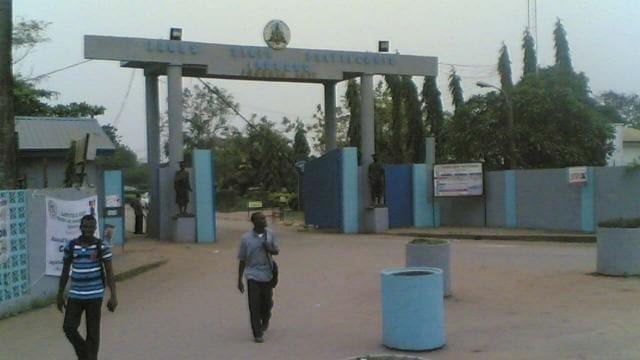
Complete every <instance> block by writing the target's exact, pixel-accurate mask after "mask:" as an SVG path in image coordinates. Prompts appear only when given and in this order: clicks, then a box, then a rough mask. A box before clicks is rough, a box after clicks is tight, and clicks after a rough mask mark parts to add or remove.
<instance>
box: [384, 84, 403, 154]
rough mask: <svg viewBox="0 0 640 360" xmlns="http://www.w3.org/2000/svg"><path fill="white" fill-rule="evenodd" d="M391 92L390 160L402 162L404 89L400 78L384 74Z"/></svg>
mask: <svg viewBox="0 0 640 360" xmlns="http://www.w3.org/2000/svg"><path fill="white" fill-rule="evenodd" d="M384 79H385V81H386V83H387V86H388V87H389V91H390V93H391V140H390V145H391V150H392V153H391V154H390V158H391V161H393V162H395V163H403V162H404V160H405V157H404V154H405V141H404V140H405V138H404V136H405V132H404V121H403V120H404V115H405V111H404V109H403V103H404V95H405V91H404V88H403V86H402V80H401V79H400V77H399V76H397V75H385V77H384Z"/></svg>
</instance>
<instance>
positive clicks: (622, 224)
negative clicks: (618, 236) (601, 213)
mask: <svg viewBox="0 0 640 360" xmlns="http://www.w3.org/2000/svg"><path fill="white" fill-rule="evenodd" d="M598 226H599V227H605V228H640V217H638V218H621V217H620V218H615V219H609V220H605V221H601V222H599V223H598Z"/></svg>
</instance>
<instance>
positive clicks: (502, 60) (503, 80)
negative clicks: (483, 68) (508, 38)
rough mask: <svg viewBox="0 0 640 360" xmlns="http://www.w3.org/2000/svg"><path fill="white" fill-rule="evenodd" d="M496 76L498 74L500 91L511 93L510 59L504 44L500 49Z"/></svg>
mask: <svg viewBox="0 0 640 360" xmlns="http://www.w3.org/2000/svg"><path fill="white" fill-rule="evenodd" d="M498 74H500V87H501V88H502V91H505V92H508V93H511V92H512V91H513V79H512V77H511V59H510V58H509V49H508V48H507V45H506V44H505V43H502V47H501V48H500V57H499V58H498Z"/></svg>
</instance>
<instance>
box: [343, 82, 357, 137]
mask: <svg viewBox="0 0 640 360" xmlns="http://www.w3.org/2000/svg"><path fill="white" fill-rule="evenodd" d="M344 97H345V105H346V107H347V108H348V109H349V130H348V131H347V143H348V144H349V146H352V147H356V148H360V85H359V84H358V82H357V81H356V80H355V79H351V80H349V82H348V83H347V91H346V92H345V94H344Z"/></svg>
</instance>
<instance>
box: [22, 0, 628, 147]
mask: <svg viewBox="0 0 640 360" xmlns="http://www.w3.org/2000/svg"><path fill="white" fill-rule="evenodd" d="M529 3H530V7H531V8H533V3H534V0H529V1H527V0H272V1H258V0H218V1H213V0H191V1H188V0H183V1H175V0H145V1H138V0H108V1H107V0H84V1H81V0H64V1H50V0H14V1H13V14H14V21H18V20H19V19H29V20H31V19H32V20H44V21H48V22H51V25H50V26H49V28H48V31H47V36H48V38H49V39H50V41H49V42H47V43H44V44H42V45H40V46H38V47H37V48H36V49H35V50H34V51H33V52H32V53H31V54H30V55H29V56H28V58H27V59H25V60H24V61H22V62H21V63H19V64H17V65H16V66H14V72H20V73H22V74H24V75H25V76H27V77H33V76H38V75H41V74H44V73H48V72H50V71H53V70H56V69H60V68H63V67H66V66H69V65H72V64H76V63H78V62H81V61H83V60H84V58H83V36H84V35H87V34H92V35H108V36H126V37H143V38H155V39H160V38H162V39H166V38H167V37H168V31H169V28H170V27H172V26H173V27H181V28H182V29H183V40H186V41H198V42H206V43H220V44H235V45H252V46H265V45H264V42H263V40H262V30H263V27H264V25H266V23H267V22H268V21H269V20H272V19H280V20H283V21H284V22H286V23H287V24H288V26H289V28H290V30H291V42H290V44H289V47H293V48H310V49H334V50H351V51H371V52H375V51H377V42H378V40H389V42H390V48H391V51H393V52H395V51H396V50H397V51H399V52H400V53H401V54H406V55H424V56H437V57H438V58H439V62H440V65H439V77H438V83H439V86H440V89H441V91H442V92H443V101H444V102H445V107H446V108H450V105H449V102H450V97H449V96H448V93H447V91H446V84H447V81H446V80H447V78H446V76H447V74H448V73H449V71H450V69H451V66H450V64H457V65H458V66H456V69H457V71H458V73H459V74H460V75H461V77H462V80H463V87H464V91H465V97H466V98H467V97H468V96H470V95H473V94H476V93H479V92H482V91H484V90H482V89H478V88H477V87H476V86H475V85H474V84H475V82H477V81H485V82H489V83H493V84H499V81H498V76H497V71H496V62H497V58H498V50H499V48H500V46H501V44H502V42H504V43H505V44H506V45H507V46H508V47H509V50H510V54H511V60H512V63H513V64H512V71H513V74H514V79H517V78H519V76H520V71H521V68H522V54H521V49H520V46H521V37H522V32H523V31H524V29H525V28H526V27H527V24H528V18H529V16H528V14H529V12H528V7H529ZM530 17H531V22H530V23H531V26H532V27H534V26H535V25H536V23H535V21H534V18H533V16H532V15H531V16H530ZM557 18H560V19H561V20H562V22H563V24H564V26H565V29H566V31H567V34H568V40H569V45H570V47H571V57H572V60H573V64H574V68H575V69H576V70H578V71H583V72H585V73H586V75H587V76H588V77H589V79H590V85H591V89H592V91H593V92H594V93H595V94H598V93H601V92H603V91H607V90H614V91H617V92H623V93H640V89H639V87H640V71H638V70H637V67H638V65H639V64H640V42H639V41H638V39H640V0H538V1H537V31H536V32H537V36H538V38H537V42H538V51H539V54H538V55H539V62H540V64H541V65H542V66H546V65H549V64H552V63H553V37H552V32H553V26H554V23H555V22H556V19H557ZM419 80H421V79H418V78H416V81H419ZM161 81H164V79H163V80H161ZM209 82H210V83H211V84H214V85H216V86H219V87H222V88H225V89H227V90H228V91H229V92H230V93H231V94H232V95H233V96H234V98H235V100H236V102H238V103H240V111H241V112H242V113H243V114H244V115H246V116H249V115H251V114H254V113H256V114H258V115H259V116H262V115H266V116H268V117H269V118H270V119H271V120H279V119H280V118H282V117H283V116H287V117H289V118H292V119H295V118H296V117H299V118H301V119H302V120H303V121H305V122H307V123H311V122H312V119H311V116H312V114H313V112H314V109H315V105H316V104H319V103H323V88H322V86H321V85H310V84H293V83H269V82H248V81H229V80H209ZM129 84H131V85H129ZM195 84H197V80H195V79H188V78H185V79H184V80H183V85H184V86H192V85H195ZM38 86H39V87H42V88H46V89H49V90H54V91H57V92H59V93H60V96H59V97H58V98H57V100H56V103H58V102H59V103H68V102H72V101H76V102H81V101H86V102H88V103H90V104H94V105H102V106H105V107H106V108H107V110H106V112H105V114H104V115H103V116H101V117H99V119H98V120H99V121H100V123H101V124H113V125H115V126H116V127H117V128H118V130H119V133H120V134H121V135H122V137H123V140H124V142H125V144H127V145H128V146H129V147H131V148H132V149H133V150H134V151H135V152H136V153H137V154H138V156H139V158H142V159H144V158H146V154H145V152H146V141H145V140H144V134H145V109H144V77H143V74H142V71H141V70H132V69H128V68H120V66H119V63H117V62H113V61H97V60H94V61H91V62H88V63H85V64H82V65H79V66H76V67H73V68H70V69H67V70H64V71H60V72H57V73H55V74H52V75H50V76H49V77H47V78H45V79H44V80H42V81H41V82H40V83H39V85H38ZM343 94H344V87H339V88H338V96H339V98H341V97H342V96H343ZM164 98H166V93H164V94H163V93H161V101H162V102H164V101H163V99H164ZM340 102H341V101H340V99H338V103H340Z"/></svg>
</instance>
